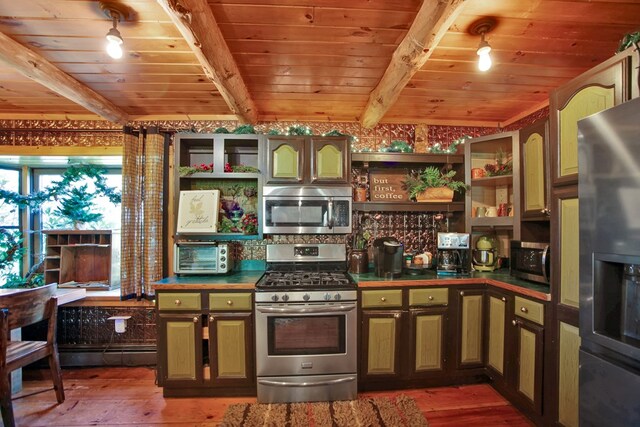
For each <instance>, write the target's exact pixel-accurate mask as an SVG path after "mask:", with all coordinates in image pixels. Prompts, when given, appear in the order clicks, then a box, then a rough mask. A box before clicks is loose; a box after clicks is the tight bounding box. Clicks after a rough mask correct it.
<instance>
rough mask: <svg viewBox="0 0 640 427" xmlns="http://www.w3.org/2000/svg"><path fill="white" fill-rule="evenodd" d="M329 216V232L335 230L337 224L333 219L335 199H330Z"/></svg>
mask: <svg viewBox="0 0 640 427" xmlns="http://www.w3.org/2000/svg"><path fill="white" fill-rule="evenodd" d="M327 216H328V217H329V224H328V226H329V230H331V229H332V228H333V224H334V223H335V219H334V218H333V197H330V198H329V205H328V214H327Z"/></svg>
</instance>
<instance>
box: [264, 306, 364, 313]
mask: <svg viewBox="0 0 640 427" xmlns="http://www.w3.org/2000/svg"><path fill="white" fill-rule="evenodd" d="M355 309H356V306H355V305H352V306H345V305H340V306H337V307H313V308H276V307H256V310H258V311H259V312H260V313H278V314H309V313H311V314H313V313H335V312H340V313H344V312H347V311H353V310H355Z"/></svg>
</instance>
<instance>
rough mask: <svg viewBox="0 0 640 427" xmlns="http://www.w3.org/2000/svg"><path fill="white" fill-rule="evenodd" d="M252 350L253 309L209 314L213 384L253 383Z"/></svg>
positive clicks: (210, 362) (247, 384)
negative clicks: (242, 311)
mask: <svg viewBox="0 0 640 427" xmlns="http://www.w3.org/2000/svg"><path fill="white" fill-rule="evenodd" d="M253 353H254V350H253V322H252V315H251V312H247V313H210V314H209V368H210V370H211V380H212V382H213V385H215V386H223V385H224V386H234V385H235V386H242V385H246V386H250V385H253V384H254V383H255V376H254V374H253V371H254V370H253V363H252V360H253Z"/></svg>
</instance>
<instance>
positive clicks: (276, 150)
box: [266, 137, 306, 184]
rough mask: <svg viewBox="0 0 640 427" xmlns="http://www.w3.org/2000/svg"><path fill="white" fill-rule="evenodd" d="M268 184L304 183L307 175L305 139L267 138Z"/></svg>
mask: <svg viewBox="0 0 640 427" xmlns="http://www.w3.org/2000/svg"><path fill="white" fill-rule="evenodd" d="M266 151H267V161H266V165H267V179H266V184H292V183H302V182H303V181H304V176H305V173H306V171H305V168H306V162H305V157H306V153H305V139H304V137H300V138H291V137H284V138H277V137H276V138H269V139H268V140H267V150H266Z"/></svg>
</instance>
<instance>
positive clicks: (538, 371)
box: [513, 320, 544, 414]
mask: <svg viewBox="0 0 640 427" xmlns="http://www.w3.org/2000/svg"><path fill="white" fill-rule="evenodd" d="M513 322H514V324H515V325H514V326H515V327H516V339H517V354H516V362H517V363H516V366H517V373H516V376H515V381H516V383H515V386H516V391H517V393H518V396H519V397H520V399H521V400H522V401H523V402H525V403H526V404H527V406H529V407H530V408H531V409H532V410H533V411H534V412H535V413H537V414H541V413H542V366H543V365H542V362H543V360H542V358H543V350H544V344H543V343H544V329H543V328H542V327H541V326H538V325H536V324H534V323H532V322H528V321H524V320H514V321H513Z"/></svg>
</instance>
